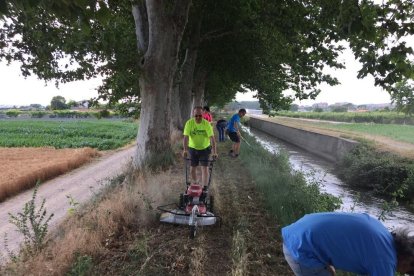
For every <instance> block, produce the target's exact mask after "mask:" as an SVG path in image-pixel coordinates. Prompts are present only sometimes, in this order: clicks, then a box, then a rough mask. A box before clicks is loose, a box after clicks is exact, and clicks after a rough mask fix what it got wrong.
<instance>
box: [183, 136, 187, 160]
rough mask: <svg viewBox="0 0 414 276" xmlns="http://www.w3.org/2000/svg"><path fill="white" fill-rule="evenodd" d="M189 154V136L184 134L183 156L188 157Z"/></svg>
mask: <svg viewBox="0 0 414 276" xmlns="http://www.w3.org/2000/svg"><path fill="white" fill-rule="evenodd" d="M187 156H188V136H187V135H184V138H183V157H184V158H187Z"/></svg>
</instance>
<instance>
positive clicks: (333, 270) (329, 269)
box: [328, 265, 336, 276]
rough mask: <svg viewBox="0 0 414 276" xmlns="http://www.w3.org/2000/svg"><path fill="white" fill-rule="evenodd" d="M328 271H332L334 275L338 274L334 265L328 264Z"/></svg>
mask: <svg viewBox="0 0 414 276" xmlns="http://www.w3.org/2000/svg"><path fill="white" fill-rule="evenodd" d="M328 271H329V272H330V273H331V275H332V276H335V275H336V271H335V267H333V266H332V265H328Z"/></svg>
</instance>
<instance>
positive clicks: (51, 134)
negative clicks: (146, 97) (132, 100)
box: [0, 120, 138, 150]
mask: <svg viewBox="0 0 414 276" xmlns="http://www.w3.org/2000/svg"><path fill="white" fill-rule="evenodd" d="M137 131H138V125H137V124H136V123H130V122H123V121H102V120H99V121H98V120H94V121H79V120H65V121H49V120H21V121H20V120H19V121H0V133H1V136H0V147H46V146H52V147H55V148H82V147H91V148H96V149H99V150H108V149H115V148H119V147H122V146H124V145H125V144H127V143H129V142H130V141H131V140H133V139H134V138H135V137H136V135H137Z"/></svg>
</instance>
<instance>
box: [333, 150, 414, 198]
mask: <svg viewBox="0 0 414 276" xmlns="http://www.w3.org/2000/svg"><path fill="white" fill-rule="evenodd" d="M339 176H340V177H341V178H342V179H343V180H344V181H345V182H346V183H347V184H349V185H353V186H357V187H360V188H364V189H369V190H373V191H374V192H375V193H376V194H379V195H382V196H387V197H393V198H397V199H399V200H400V201H410V200H412V198H413V196H414V162H413V161H412V160H408V159H404V158H401V157H398V156H395V155H392V154H389V153H384V152H378V151H376V150H375V149H374V148H372V147H371V146H369V145H367V144H364V143H362V144H360V145H359V146H357V147H356V148H355V149H354V150H352V151H351V152H350V153H349V154H347V155H346V156H345V157H344V158H343V160H342V162H341V163H340V165H339Z"/></svg>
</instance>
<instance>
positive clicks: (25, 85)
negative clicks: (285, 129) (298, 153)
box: [0, 39, 414, 106]
mask: <svg viewBox="0 0 414 276" xmlns="http://www.w3.org/2000/svg"><path fill="white" fill-rule="evenodd" d="M413 40H414V39H413ZM413 40H412V41H413ZM412 41H410V42H412ZM410 44H414V43H410ZM340 60H342V61H344V62H345V64H346V66H347V68H346V69H342V70H336V71H331V74H332V75H333V76H335V77H337V78H338V80H339V81H340V82H341V84H340V85H337V86H334V87H330V86H328V85H322V86H320V89H321V90H322V92H321V93H320V94H319V96H318V97H317V98H316V100H314V101H311V100H307V101H302V102H299V101H296V102H295V103H298V104H303V105H311V104H313V103H315V102H327V103H328V104H333V103H337V102H350V103H353V104H366V103H388V102H390V97H389V94H388V93H387V92H386V91H384V90H382V89H381V88H379V87H375V86H374V79H373V78H372V77H370V76H368V77H367V78H364V79H357V77H356V76H357V71H358V69H360V68H361V65H360V64H359V62H358V61H356V60H355V59H354V57H353V54H352V53H351V51H350V50H346V51H345V52H344V53H343V54H342V55H341V56H340ZM0 82H1V90H0V105H17V106H20V105H29V104H34V103H37V104H42V105H48V104H50V101H51V99H52V97H54V96H57V95H60V96H63V97H65V99H66V100H67V101H69V100H75V101H80V100H85V99H90V98H91V97H96V96H97V93H96V90H95V89H96V88H97V86H99V84H100V80H97V79H95V80H89V81H82V82H72V83H68V84H60V85H59V88H56V87H55V85H54V82H49V83H47V85H46V84H45V82H44V81H42V80H39V79H37V77H35V76H31V77H29V78H26V79H25V78H24V77H22V76H21V73H20V69H19V65H18V64H17V63H13V64H12V65H10V66H7V65H6V64H5V63H4V62H0ZM253 94H254V93H246V94H240V93H238V95H237V96H236V100H238V101H245V100H255V99H253Z"/></svg>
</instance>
